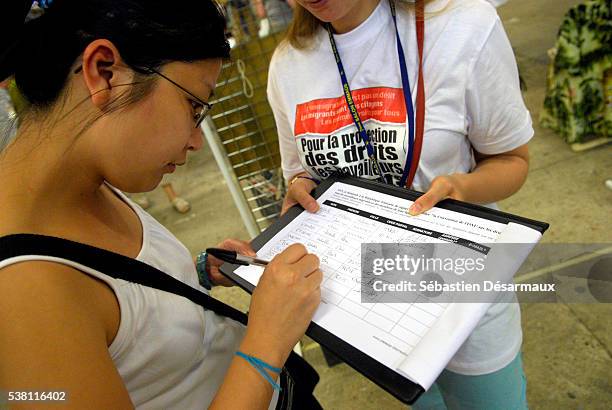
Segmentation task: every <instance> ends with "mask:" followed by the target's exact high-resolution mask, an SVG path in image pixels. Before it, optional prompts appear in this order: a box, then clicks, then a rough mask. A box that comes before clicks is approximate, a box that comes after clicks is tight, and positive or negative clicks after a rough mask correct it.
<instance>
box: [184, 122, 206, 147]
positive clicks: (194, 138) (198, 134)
mask: <svg viewBox="0 0 612 410" xmlns="http://www.w3.org/2000/svg"><path fill="white" fill-rule="evenodd" d="M203 139H204V133H203V131H202V127H197V128H194V129H193V132H192V133H191V137H190V138H189V147H188V149H189V150H190V151H198V150H199V149H201V148H202V146H203V145H204V141H203Z"/></svg>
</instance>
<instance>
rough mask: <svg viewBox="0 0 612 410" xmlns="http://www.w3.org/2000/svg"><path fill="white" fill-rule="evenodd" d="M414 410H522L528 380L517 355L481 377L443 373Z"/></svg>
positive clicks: (525, 401) (449, 372) (418, 401)
mask: <svg viewBox="0 0 612 410" xmlns="http://www.w3.org/2000/svg"><path fill="white" fill-rule="evenodd" d="M412 408H413V409H414V410H455V409H461V410H497V409H499V410H524V409H527V408H528V407H527V380H526V379H525V373H524V372H523V362H522V360H521V354H520V353H519V354H518V355H517V356H516V357H515V358H514V360H513V361H512V362H511V363H510V364H508V365H507V366H506V367H504V368H503V369H500V370H498V371H496V372H493V373H489V374H483V375H480V376H466V375H463V374H458V373H453V372H451V371H448V370H444V371H443V372H442V374H440V376H439V377H438V379H437V380H436V382H435V383H434V385H433V386H431V388H430V389H429V390H428V391H427V392H425V393H424V394H423V395H422V396H421V397H420V398H419V399H418V400H417V402H416V403H415V404H413V405H412Z"/></svg>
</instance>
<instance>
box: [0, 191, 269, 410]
mask: <svg viewBox="0 0 612 410" xmlns="http://www.w3.org/2000/svg"><path fill="white" fill-rule="evenodd" d="M115 192H117V194H118V195H119V196H120V197H121V198H122V199H123V200H124V201H125V202H126V203H128V204H129V205H130V207H131V208H132V209H133V210H134V211H135V212H136V214H137V215H138V218H139V219H140V221H141V223H142V231H143V238H142V249H141V250H140V253H139V254H138V256H137V259H138V260H140V261H142V262H145V263H147V264H149V265H152V266H154V267H156V268H158V269H160V270H161V271H163V272H166V273H168V274H170V275H172V276H174V277H175V278H177V279H178V280H180V281H182V282H185V283H187V284H188V285H190V286H192V287H194V288H197V289H198V290H201V291H204V292H207V293H208V291H207V290H206V289H205V288H203V287H201V286H200V285H199V283H198V279H197V273H196V270H195V266H194V263H193V259H192V257H191V255H190V253H189V251H188V250H187V248H186V247H185V246H184V245H183V244H182V243H181V242H180V241H179V240H178V239H177V238H176V237H175V236H174V235H173V234H172V233H170V231H168V230H167V229H166V228H164V227H163V226H162V225H161V224H160V223H159V222H157V221H156V220H155V219H154V218H153V217H152V216H151V215H149V214H148V213H146V212H145V211H144V210H142V209H141V208H140V207H139V206H138V205H136V204H134V203H133V202H132V201H130V200H129V199H128V198H127V197H126V196H125V195H123V194H122V193H120V192H118V191H117V190H115ZM26 260H28V261H29V260H45V261H54V262H58V263H61V264H65V265H68V266H71V267H74V268H76V269H78V270H80V271H82V272H84V273H87V274H89V275H91V276H94V277H96V278H98V279H100V280H102V281H104V282H106V283H107V284H108V285H109V286H110V287H111V288H112V289H113V291H114V292H115V295H116V296H117V300H118V301H119V306H120V309H121V322H120V324H119V330H118V332H117V335H116V336H115V339H114V340H113V342H112V344H111V345H110V346H109V348H108V350H109V353H110V355H111V358H112V360H113V362H114V364H115V366H116V367H117V369H118V371H119V374H120V375H121V378H122V379H123V382H124V384H125V386H126V388H127V390H128V392H129V395H130V398H131V400H132V403H133V404H134V406H135V407H136V408H139V409H181V410H183V409H200V410H201V409H205V408H207V407H208V406H209V405H210V403H211V402H212V400H213V398H214V396H215V394H216V392H217V390H218V389H219V387H220V385H221V383H222V382H223V378H224V377H225V373H226V372H227V369H228V367H229V364H230V362H231V360H232V358H233V356H234V352H235V351H236V350H237V349H238V346H239V344H240V342H241V341H242V337H243V336H244V326H242V325H240V324H239V323H237V322H235V321H233V320H231V319H227V318H224V317H221V316H218V315H216V314H215V313H213V312H211V311H207V310H206V311H205V310H204V309H202V307H200V306H199V305H197V304H195V303H193V302H191V301H190V300H188V299H185V298H183V297H180V296H177V295H174V294H172V293H167V292H163V291H160V290H157V289H153V288H149V287H146V286H142V285H138V284H135V283H131V282H127V281H124V280H121V279H115V278H112V277H110V276H107V275H105V274H104V273H102V272H99V271H96V270H93V269H90V268H87V267H85V266H83V265H80V264H78V263H75V262H72V261H69V260H65V259H61V258H54V257H47V256H36V255H29V256H21V257H16V258H11V259H7V260H4V261H2V262H0V269H2V268H4V267H6V266H8V265H11V264H14V263H18V262H23V261H26ZM276 399H277V395H276V394H275V396H274V398H273V400H272V403H271V405H270V407H271V408H274V406H275V404H276Z"/></svg>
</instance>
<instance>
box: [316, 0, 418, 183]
mask: <svg viewBox="0 0 612 410" xmlns="http://www.w3.org/2000/svg"><path fill="white" fill-rule="evenodd" d="M389 6H390V7H391V16H392V17H393V24H394V27H395V37H396V43H397V54H398V59H399V65H400V73H401V76H402V89H403V94H404V102H405V104H406V111H407V115H408V153H407V158H406V165H405V167H404V171H403V173H402V177H401V179H400V183H399V185H400V186H406V187H407V188H409V187H410V186H411V185H412V181H413V180H414V175H415V174H416V169H417V168H418V163H419V158H420V156H421V147H422V141H423V126H424V123H425V121H424V120H425V93H424V83H423V40H424V18H423V15H424V10H423V9H424V6H423V2H422V0H417V4H416V22H417V24H416V26H417V29H416V31H417V44H418V49H419V72H418V83H417V118H416V125H417V127H416V138H415V121H414V118H415V116H414V107H413V105H412V94H411V93H410V81H409V79H408V69H407V67H406V57H405V55H404V48H403V47H402V43H401V41H400V35H399V31H398V29H397V15H396V11H395V2H394V0H389ZM326 28H327V33H328V34H329V42H330V44H331V48H332V51H333V53H334V57H335V58H336V64H337V65H338V72H339V74H340V80H341V81H342V89H343V91H344V98H345V99H346V104H347V105H348V108H349V111H350V113H351V116H352V117H353V122H354V123H355V126H356V127H357V131H358V132H359V136H360V137H361V140H362V141H363V143H364V145H365V148H366V151H367V153H368V158H369V159H370V162H371V163H372V167H373V168H374V169H375V170H376V171H378V174H379V179H380V180H381V181H382V182H385V183H386V181H385V178H384V172H383V170H382V168H381V167H380V164H379V163H378V159H377V158H376V155H375V154H374V148H373V147H372V143H371V141H370V137H368V134H367V132H366V130H365V127H364V126H363V123H362V122H361V118H360V117H359V113H358V112H357V107H356V106H355V102H354V100H353V96H352V94H351V89H350V87H349V83H348V79H347V78H346V72H345V71H344V67H343V65H342V60H341V59H340V53H338V48H337V46H336V41H335V40H334V35H333V33H332V28H331V24H329V23H328V24H327V25H326Z"/></svg>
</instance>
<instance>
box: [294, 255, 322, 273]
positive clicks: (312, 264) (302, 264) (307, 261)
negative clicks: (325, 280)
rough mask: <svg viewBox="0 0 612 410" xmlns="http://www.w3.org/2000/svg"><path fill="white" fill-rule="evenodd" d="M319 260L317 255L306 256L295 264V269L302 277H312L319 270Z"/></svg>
mask: <svg viewBox="0 0 612 410" xmlns="http://www.w3.org/2000/svg"><path fill="white" fill-rule="evenodd" d="M319 265H320V262H319V258H318V257H317V255H314V254H312V253H309V254H306V255H304V256H303V257H302V258H301V259H300V260H299V261H297V263H295V264H294V266H295V268H296V269H297V271H298V272H299V273H301V274H302V276H304V277H306V276H309V275H311V274H312V273H313V272H314V271H316V270H317V269H319Z"/></svg>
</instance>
